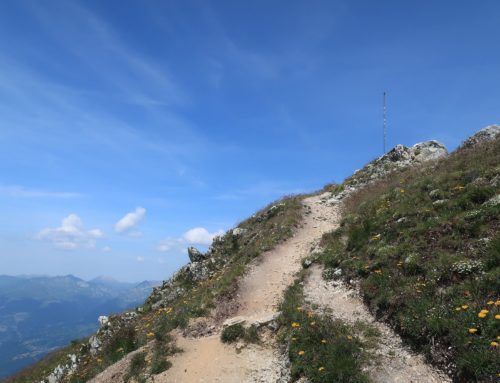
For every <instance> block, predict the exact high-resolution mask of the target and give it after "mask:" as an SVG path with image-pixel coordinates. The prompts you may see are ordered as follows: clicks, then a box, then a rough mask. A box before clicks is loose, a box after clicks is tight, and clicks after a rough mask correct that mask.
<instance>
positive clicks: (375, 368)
mask: <svg viewBox="0 0 500 383" xmlns="http://www.w3.org/2000/svg"><path fill="white" fill-rule="evenodd" d="M304 295H305V298H306V300H307V301H309V302H310V303H312V304H316V305H318V307H319V309H318V310H319V311H322V312H323V313H324V314H325V315H331V316H332V317H334V318H336V319H341V320H343V321H346V322H350V323H354V322H356V321H362V322H365V323H368V324H369V325H371V326H372V327H375V328H376V329H377V330H378V331H379V332H380V334H381V335H380V338H379V339H378V342H377V346H376V349H375V351H374V354H375V355H374V356H375V358H374V361H373V363H372V364H371V365H370V366H368V367H367V373H368V375H369V376H370V379H371V380H372V381H373V382H375V383H423V382H425V383H444V382H451V380H450V379H449V378H448V377H447V376H446V375H444V374H442V373H440V372H439V371H437V370H436V369H434V368H432V367H431V366H430V365H429V364H427V363H426V362H425V361H424V359H423V357H422V356H421V355H417V354H415V353H412V352H411V351H410V350H409V349H408V348H407V347H405V346H404V345H403V343H402V342H401V338H400V337H399V336H398V335H397V334H396V333H395V332H394V331H392V330H391V329H390V328H389V327H388V326H387V325H385V324H383V323H380V322H377V321H376V320H375V318H374V317H373V315H372V314H371V313H370V312H369V311H368V310H367V308H366V307H365V305H364V303H363V301H362V300H361V298H360V297H359V295H358V294H357V293H356V292H355V291H354V290H352V289H350V288H348V287H347V286H345V285H344V284H343V283H342V282H340V281H325V280H324V279H323V277H322V268H321V267H320V266H317V265H315V266H313V267H311V268H310V273H309V275H308V277H307V278H306V280H305V283H304Z"/></svg>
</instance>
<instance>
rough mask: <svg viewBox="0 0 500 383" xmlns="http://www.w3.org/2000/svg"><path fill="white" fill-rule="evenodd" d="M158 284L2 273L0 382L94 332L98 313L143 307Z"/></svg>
mask: <svg viewBox="0 0 500 383" xmlns="http://www.w3.org/2000/svg"><path fill="white" fill-rule="evenodd" d="M157 284H158V283H157V282H153V281H143V282H140V283H127V282H118V281H115V280H113V279H109V278H103V277H98V278H95V279H93V280H90V281H85V280H83V279H80V278H78V277H75V276H73V275H66V276H56V277H48V276H7V275H0V378H1V377H4V376H6V375H8V374H10V373H13V372H14V371H16V370H17V369H19V368H21V367H23V366H25V365H27V364H30V363H32V362H34V361H36V360H37V359H39V358H40V357H42V356H43V355H45V354H47V353H48V352H50V351H52V350H54V349H56V348H58V347H60V346H63V345H65V344H67V343H68V342H69V341H70V340H72V339H76V338H79V337H82V336H86V335H88V334H90V333H92V332H93V331H95V330H96V329H97V327H98V322H97V317H98V316H99V315H107V314H110V313H114V312H120V311H123V310H125V309H127V308H130V307H134V306H136V305H138V304H140V303H142V301H143V300H144V299H145V298H146V297H147V296H148V295H149V293H150V292H151V289H152V288H153V287H154V286H156V285H157Z"/></svg>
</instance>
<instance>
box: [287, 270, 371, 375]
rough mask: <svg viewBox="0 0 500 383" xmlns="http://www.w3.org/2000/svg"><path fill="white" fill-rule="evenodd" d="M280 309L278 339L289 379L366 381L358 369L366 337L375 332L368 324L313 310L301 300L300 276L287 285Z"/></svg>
mask: <svg viewBox="0 0 500 383" xmlns="http://www.w3.org/2000/svg"><path fill="white" fill-rule="evenodd" d="M280 309H281V312H282V315H281V317H280V321H281V330H280V339H281V342H282V343H283V344H284V345H285V346H287V347H288V356H289V359H290V364H291V374H292V378H293V379H295V380H296V379H299V378H300V377H302V376H305V377H307V378H308V379H309V380H310V381H311V382H313V383H323V382H324V383H326V382H338V383H365V382H369V379H368V377H367V376H366V374H365V373H364V372H363V371H362V367H363V366H364V365H365V364H366V363H367V362H368V360H369V359H370V354H369V345H368V341H367V339H371V340H372V341H373V340H374V339H375V338H376V337H377V336H378V335H379V334H378V333H377V332H376V331H375V330H374V329H373V328H372V327H371V326H369V325H361V324H360V325H357V326H352V325H348V324H346V323H345V322H342V321H339V320H333V319H330V318H329V317H328V315H319V314H316V313H314V312H313V311H312V308H311V307H310V306H309V304H308V303H307V302H305V301H304V297H303V293H302V285H301V283H300V279H299V280H298V281H297V282H296V283H295V284H294V285H293V286H291V287H290V288H288V289H287V291H286V292H285V295H284V299H283V302H282V304H281V307H280ZM362 339H363V340H362Z"/></svg>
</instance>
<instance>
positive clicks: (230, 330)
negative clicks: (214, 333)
mask: <svg viewBox="0 0 500 383" xmlns="http://www.w3.org/2000/svg"><path fill="white" fill-rule="evenodd" d="M244 336H245V328H244V327H243V325H242V324H241V323H237V324H234V325H232V326H227V327H226V328H224V330H222V333H221V335H220V340H221V341H222V342H223V343H233V342H236V341H237V340H238V339H241V338H243V337H244Z"/></svg>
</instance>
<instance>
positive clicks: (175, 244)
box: [157, 227, 224, 252]
mask: <svg viewBox="0 0 500 383" xmlns="http://www.w3.org/2000/svg"><path fill="white" fill-rule="evenodd" d="M222 234H224V231H223V230H218V231H216V232H214V233H210V232H209V231H208V230H207V229H205V228H204V227H195V228H192V229H190V230H188V231H186V232H185V233H184V234H183V235H182V237H180V238H166V239H163V240H161V241H160V243H159V244H158V247H157V249H158V251H164V252H167V251H177V252H181V251H182V252H185V251H186V247H187V246H190V245H202V246H210V244H211V243H212V241H213V240H214V238H215V237H217V236H219V235H222Z"/></svg>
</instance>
